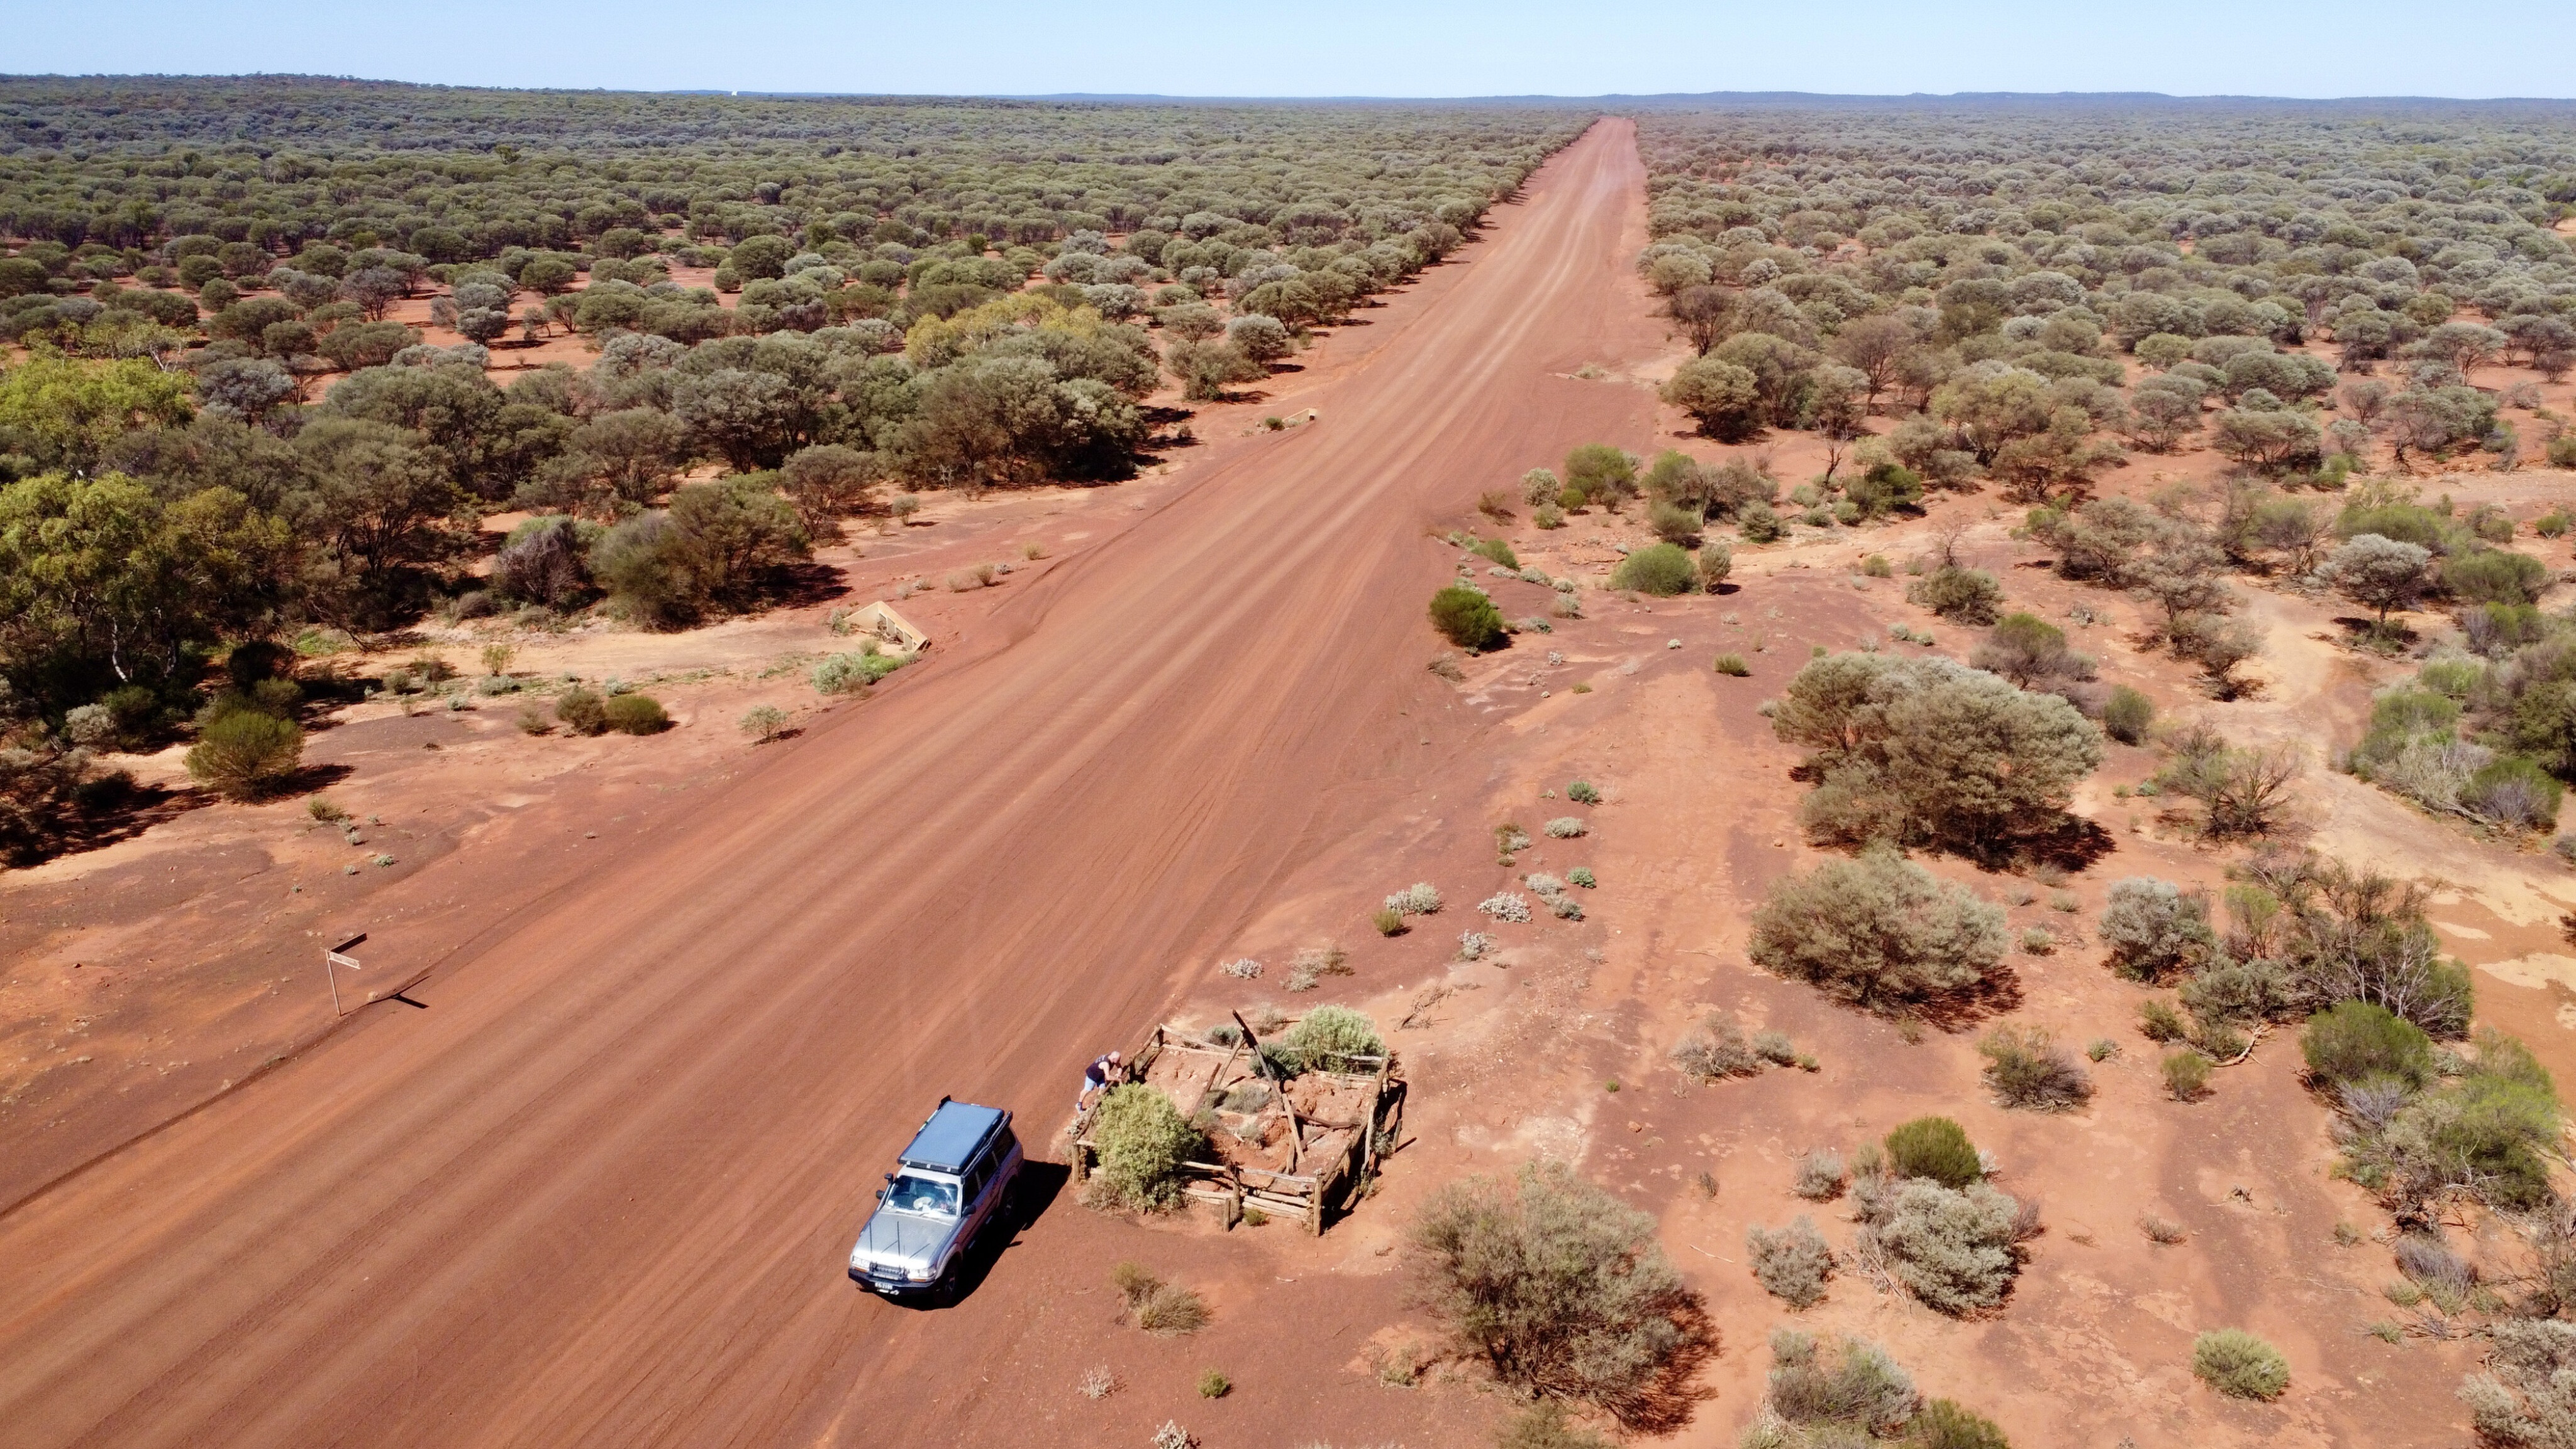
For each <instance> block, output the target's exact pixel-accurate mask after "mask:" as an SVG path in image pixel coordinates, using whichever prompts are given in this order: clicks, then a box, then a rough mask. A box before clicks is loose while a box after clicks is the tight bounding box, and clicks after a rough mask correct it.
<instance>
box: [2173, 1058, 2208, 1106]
mask: <svg viewBox="0 0 2576 1449" xmlns="http://www.w3.org/2000/svg"><path fill="white" fill-rule="evenodd" d="M2209 1068H2210V1061H2209V1058H2207V1057H2205V1056H2202V1055H2201V1054H2200V1053H2198V1052H2196V1051H2192V1050H2189V1049H2185V1050H2182V1051H2178V1052H2175V1053H2173V1054H2172V1055H2170V1056H2168V1057H2166V1058H2165V1060H2164V1077H2165V1090H2166V1091H2168V1092H2171V1093H2172V1094H2173V1099H2174V1100H2175V1101H2177V1102H2189V1101H2193V1100H2196V1099H2197V1098H2198V1097H2199V1096H2200V1094H2201V1093H2203V1092H2206V1091H2208V1090H2209Z"/></svg>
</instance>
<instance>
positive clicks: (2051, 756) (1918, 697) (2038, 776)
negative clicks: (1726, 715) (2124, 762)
mask: <svg viewBox="0 0 2576 1449" xmlns="http://www.w3.org/2000/svg"><path fill="white" fill-rule="evenodd" d="M1771 728H1772V732H1773V733H1774V734H1776V735H1778V736H1779V738H1780V739H1782V740H1783V741H1786V742H1788V743H1791V744H1798V745H1804V746H1806V747H1807V748H1808V749H1809V750H1811V751H1813V753H1812V754H1811V755H1810V756H1809V758H1808V759H1807V761H1806V762H1805V763H1806V766H1807V767H1808V768H1809V769H1812V770H1814V771H1816V772H1817V773H1818V775H1820V776H1821V783H1820V785H1819V788H1818V789H1817V790H1816V792H1815V793H1814V794H1812V795H1810V796H1808V797H1807V799H1806V800H1805V801H1804V802H1802V804H1801V806H1800V811H1799V813H1800V820H1801V823H1802V824H1803V825H1804V826H1805V827H1806V828H1807V830H1808V832H1809V833H1810V834H1811V835H1812V836H1815V837H1818V838H1822V839H1827V840H1836V841H1842V842H1846V843H1863V842H1868V841H1874V840H1889V841H1899V842H1909V843H1910V842H1924V843H1930V844H1937V845H1944V846H1948V847H1950V848H1953V849H1957V850H1961V851H1964V852H1968V853H1972V854H1977V855H1982V856H1986V857H1989V858H1991V857H1994V856H1996V855H2000V854H2005V853H2008V852H2009V851H2010V849H2011V848H2012V842H2013V841H2015V840H2016V838H2018V837H2020V836H2023V835H2026V834H2029V833H2033V832H2044V831H2048V830H2052V829H2057V828H2060V827H2061V825H2062V823H2063V821H2064V812H2065V810H2066V807H2067V805H2068V803H2069V802H2070V801H2071V800H2072V798H2073V796H2074V791H2075V788H2076V786H2077V784H2078V783H2080V782H2081V781H2082V780H2083V778H2084V777H2085V776H2086V775H2088V774H2090V773H2091V772H2092V770H2093V769H2094V767H2095V766H2097V765H2099V764H2100V763H2101V762H2102V736H2101V732H2100V731H2098V730H2096V729H2094V728H2093V726H2092V724H2091V723H2090V722H2089V721H2087V720H2086V719H2085V718H2084V716H2083V715H2082V714H2081V713H2079V712H2078V711H2077V710H2076V708H2075V707H2074V706H2073V705H2071V704H2069V703H2067V702H2066V701H2065V700H2064V699H2062V698H2060V697H2058V696H2057V695H2054V694H2043V693H2037V692H2034V691H2030V690H2024V689H2017V688H2015V687H2014V686H2013V685H2012V684H2011V683H2010V682H2009V681H2006V680H2004V679H2001V678H1998V677H1997V676H1995V675H1992V674H1988V673H1986V672H1985V671H1983V670H1978V669H1970V668H1967V667H1965V666H1963V665H1961V664H1959V663H1957V662H1956V661H1954V660H1950V659H1945V658H1942V657H1940V656H1937V655H1919V656H1912V657H1902V658H1900V657H1897V656H1893V655H1886V654H1873V653H1865V652H1849V653H1842V654H1831V655H1825V656H1823V657H1820V658H1817V659H1813V660H1810V661H1809V662H1808V663H1807V664H1806V665H1805V666H1804V667H1802V668H1800V669H1799V671H1798V673H1797V674H1796V675H1795V676H1794V677H1792V678H1791V679H1790V681H1789V684H1788V688H1787V690H1786V691H1785V693H1784V694H1783V696H1782V698H1781V700H1780V701H1779V704H1778V706H1777V707H1776V708H1775V709H1774V710H1773V711H1772V714H1771Z"/></svg>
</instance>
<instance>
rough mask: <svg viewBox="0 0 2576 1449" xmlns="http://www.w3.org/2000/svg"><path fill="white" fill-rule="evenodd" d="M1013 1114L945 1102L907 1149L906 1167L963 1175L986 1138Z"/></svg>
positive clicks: (923, 1124)
mask: <svg viewBox="0 0 2576 1449" xmlns="http://www.w3.org/2000/svg"><path fill="white" fill-rule="evenodd" d="M1009 1120H1010V1114H1009V1113H1008V1112H1005V1111H1003V1110H1002V1109H1001V1108H999V1107H977V1106H973V1105H970V1104H968V1103H965V1102H942V1103H940V1104H939V1110H938V1111H936V1112H933V1113H931V1114H930V1120H929V1121H927V1122H924V1123H922V1124H921V1130H920V1131H919V1132H916V1133H914V1134H913V1138H912V1145H911V1146H910V1147H907V1148H905V1149H904V1150H903V1157H902V1159H901V1160H902V1162H903V1165H904V1166H906V1167H918V1168H921V1169H923V1170H924V1171H928V1172H948V1173H963V1172H964V1171H965V1170H966V1165H967V1164H968V1163H970V1162H973V1161H974V1160H975V1154H976V1152H977V1151H979V1150H980V1149H981V1148H982V1147H983V1145H984V1143H985V1141H986V1139H988V1138H990V1137H991V1136H992V1135H993V1134H994V1133H995V1132H997V1131H999V1130H1001V1127H1002V1124H1003V1123H1004V1122H1007V1121H1009Z"/></svg>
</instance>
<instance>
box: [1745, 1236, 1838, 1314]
mask: <svg viewBox="0 0 2576 1449" xmlns="http://www.w3.org/2000/svg"><path fill="white" fill-rule="evenodd" d="M1744 1251H1745V1256H1746V1257H1747V1259H1748V1260H1750V1262H1751V1263H1752V1265H1753V1276H1754V1278H1755V1279H1756V1280H1757V1281H1759V1282H1760V1283H1761V1284H1762V1287H1763V1290H1764V1291H1765V1292H1768V1293H1769V1294H1770V1295H1771V1296H1772V1297H1774V1298H1777V1299H1779V1300H1781V1301H1782V1302H1784V1303H1786V1304H1788V1305H1789V1306H1790V1307H1792V1308H1808V1307H1812V1306H1814V1305H1815V1304H1817V1303H1820V1302H1822V1301H1824V1297H1825V1281H1826V1280H1827V1279H1829V1278H1831V1277H1833V1274H1834V1251H1833V1249H1832V1248H1831V1247H1828V1246H1827V1245H1826V1243H1825V1235H1824V1234H1822V1233H1820V1232H1818V1231H1816V1225H1815V1222H1814V1221H1813V1220H1812V1219H1809V1218H1806V1217H1803V1216H1802V1217H1800V1218H1798V1219H1797V1220H1796V1221H1794V1222H1792V1223H1790V1224H1789V1225H1788V1226H1787V1227H1785V1228H1781V1229H1778V1230H1776V1231H1775V1230H1773V1229H1770V1228H1766V1227H1762V1226H1760V1225H1759V1224H1756V1225H1755V1226H1753V1227H1750V1228H1747V1229H1745V1231H1744Z"/></svg>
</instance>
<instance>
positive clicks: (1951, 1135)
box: [1887, 1117, 1986, 1188]
mask: <svg viewBox="0 0 2576 1449" xmlns="http://www.w3.org/2000/svg"><path fill="white" fill-rule="evenodd" d="M1887 1165H1888V1166H1889V1167H1890V1168H1892V1169H1894V1170H1895V1173H1896V1175H1897V1176H1899V1177H1927V1178H1930V1179H1931V1180H1932V1181H1934V1182H1937V1183H1939V1184H1941V1185H1942V1186H1943V1187H1947V1188H1962V1187H1966V1186H1967V1185H1968V1184H1969V1183H1972V1182H1975V1181H1977V1180H1978V1179H1980V1178H1982V1177H1984V1176H1985V1175H1986V1169H1985V1166H1984V1164H1982V1163H1981V1162H1979V1161H1978V1160H1977V1145H1976V1144H1975V1143H1973V1142H1970V1141H1969V1140H1968V1132H1967V1129H1966V1128H1964V1127H1961V1126H1960V1125H1959V1124H1958V1123H1956V1122H1953V1121H1951V1120H1950V1119H1949V1118H1947V1117H1917V1118H1915V1119H1914V1120H1913V1121H1911V1122H1906V1123H1902V1124H1900V1125H1899V1126H1898V1127H1897V1129H1896V1130H1895V1131H1893V1132H1890V1133H1888V1134H1887Z"/></svg>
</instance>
